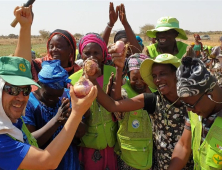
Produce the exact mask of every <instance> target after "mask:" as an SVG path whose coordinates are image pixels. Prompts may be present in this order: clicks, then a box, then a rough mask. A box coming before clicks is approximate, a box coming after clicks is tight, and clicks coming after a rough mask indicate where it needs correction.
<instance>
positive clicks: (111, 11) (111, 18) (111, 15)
mask: <svg viewBox="0 0 222 170" xmlns="http://www.w3.org/2000/svg"><path fill="white" fill-rule="evenodd" d="M118 8H119V7H118V6H117V7H116V11H115V10H114V7H113V3H112V2H110V4H109V23H108V24H109V26H110V27H113V26H114V24H115V23H116V21H117V19H118V10H119V9H118Z"/></svg>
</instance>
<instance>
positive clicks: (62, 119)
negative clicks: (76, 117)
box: [55, 98, 71, 125]
mask: <svg viewBox="0 0 222 170" xmlns="http://www.w3.org/2000/svg"><path fill="white" fill-rule="evenodd" d="M70 114H71V108H70V101H69V99H68V98H63V99H62V104H61V106H60V107H59V109H58V111H57V114H56V115H55V118H56V120H57V122H59V123H60V124H63V125H64V124H65V123H66V120H67V119H68V118H69V116H70Z"/></svg>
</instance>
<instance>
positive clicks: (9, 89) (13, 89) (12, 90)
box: [3, 85, 32, 96]
mask: <svg viewBox="0 0 222 170" xmlns="http://www.w3.org/2000/svg"><path fill="white" fill-rule="evenodd" d="M3 90H4V91H5V92H6V93H8V94H9V95H12V96H18V95H19V93H20V92H21V91H22V92H23V96H28V95H29V94H30V93H31V91H32V88H31V86H28V87H18V86H13V85H4V87H3Z"/></svg>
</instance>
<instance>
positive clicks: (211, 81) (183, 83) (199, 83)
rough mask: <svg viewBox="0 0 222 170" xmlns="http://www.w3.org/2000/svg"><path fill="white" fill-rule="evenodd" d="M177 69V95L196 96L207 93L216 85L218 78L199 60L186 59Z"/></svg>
mask: <svg viewBox="0 0 222 170" xmlns="http://www.w3.org/2000/svg"><path fill="white" fill-rule="evenodd" d="M181 63H182V64H181V66H180V67H179V68H178V69H177V72H176V75H177V80H178V81H177V95H178V96H179V97H189V96H195V95H198V94H201V93H205V92H207V91H209V90H210V89H212V88H213V87H214V86H215V85H216V78H215V77H214V76H212V75H211V74H210V72H209V71H208V70H207V69H206V67H205V64H204V63H203V62H202V61H201V60H199V59H198V58H192V57H184V58H183V59H182V62H181Z"/></svg>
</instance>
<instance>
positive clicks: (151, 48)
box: [147, 41, 188, 59]
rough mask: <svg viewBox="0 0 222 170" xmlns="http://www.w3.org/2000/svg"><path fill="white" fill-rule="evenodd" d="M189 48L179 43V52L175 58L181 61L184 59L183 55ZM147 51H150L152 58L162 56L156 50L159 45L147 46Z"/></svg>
mask: <svg viewBox="0 0 222 170" xmlns="http://www.w3.org/2000/svg"><path fill="white" fill-rule="evenodd" d="M187 46H188V45H187V44H185V43H183V42H181V41H177V48H178V50H179V52H178V53H177V54H176V55H175V56H176V57H177V58H179V59H181V58H182V57H183V55H184V54H185V53H186V50H187ZM147 49H148V51H149V54H150V57H151V58H156V57H157V56H158V55H160V54H161V53H160V52H158V51H157V50H156V49H157V43H155V44H151V45H149V46H147Z"/></svg>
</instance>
